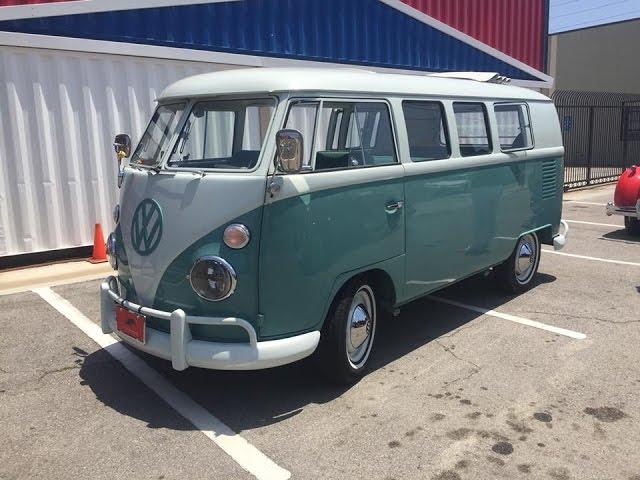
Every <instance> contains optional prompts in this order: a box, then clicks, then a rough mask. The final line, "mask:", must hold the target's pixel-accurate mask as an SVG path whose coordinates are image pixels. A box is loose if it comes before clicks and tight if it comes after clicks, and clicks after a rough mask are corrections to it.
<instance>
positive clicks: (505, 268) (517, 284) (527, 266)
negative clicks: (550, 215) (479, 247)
mask: <svg viewBox="0 0 640 480" xmlns="http://www.w3.org/2000/svg"><path fill="white" fill-rule="evenodd" d="M540 251H541V250H540V240H539V239H538V236H537V235H536V234H535V232H532V233H527V234H525V235H523V236H522V237H520V238H519V239H518V243H517V244H516V248H515V250H514V251H513V253H512V254H511V256H510V257H509V258H508V259H507V260H506V261H505V262H504V263H502V264H500V265H498V266H497V267H496V268H495V273H496V277H497V280H498V283H499V284H500V286H501V287H502V288H503V289H504V290H506V291H507V292H509V293H522V292H525V291H527V290H528V289H529V288H531V284H532V283H533V279H534V278H535V276H536V273H538V265H539V264H540Z"/></svg>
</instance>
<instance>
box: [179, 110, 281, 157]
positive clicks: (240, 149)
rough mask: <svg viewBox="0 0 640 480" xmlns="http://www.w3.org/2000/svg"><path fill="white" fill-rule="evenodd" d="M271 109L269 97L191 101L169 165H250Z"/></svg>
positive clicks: (262, 136)
mask: <svg viewBox="0 0 640 480" xmlns="http://www.w3.org/2000/svg"><path fill="white" fill-rule="evenodd" d="M274 110H275V101H274V100H273V99H270V98H266V99H252V100H213V101H206V102H198V103H195V104H194V106H193V108H192V109H191V112H190V113H189V117H188V118H187V120H186V122H185V124H184V126H183V127H182V131H181V132H180V136H179V137H178V141H177V142H176V144H175V146H174V148H173V151H172V152H171V156H170V157H169V161H168V165H169V166H172V167H190V168H215V169H247V170H248V169H252V168H253V167H255V166H256V164H257V162H258V157H259V155H260V150H261V149H262V145H263V143H264V139H265V136H266V134H267V129H268V127H269V123H270V121H271V117H272V116H273V112H274Z"/></svg>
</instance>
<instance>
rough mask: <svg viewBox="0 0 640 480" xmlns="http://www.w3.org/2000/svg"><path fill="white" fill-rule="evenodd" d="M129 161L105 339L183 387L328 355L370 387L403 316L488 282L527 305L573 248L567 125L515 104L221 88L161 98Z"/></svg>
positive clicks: (376, 76) (430, 82)
mask: <svg viewBox="0 0 640 480" xmlns="http://www.w3.org/2000/svg"><path fill="white" fill-rule="evenodd" d="M115 147H116V151H117V152H118V157H119V158H120V159H123V158H125V157H130V159H129V161H128V163H127V164H126V165H125V166H123V167H122V168H121V170H120V174H119V183H120V187H121V190H120V204H119V205H118V206H116V208H115V210H114V221H115V225H116V228H115V231H114V232H113V233H112V234H111V235H110V236H109V239H108V242H107V246H108V253H109V257H110V261H111V264H112V266H113V268H114V269H116V270H117V276H111V277H109V278H107V279H106V280H105V281H104V282H103V284H102V287H101V288H102V296H101V306H102V330H103V331H104V332H105V333H111V332H114V333H115V334H117V335H118V336H119V337H120V338H121V339H122V340H123V341H125V342H127V343H128V344H130V345H132V346H133V347H134V348H137V349H139V350H142V351H145V352H147V353H150V354H152V355H155V356H158V357H162V358H165V359H167V360H170V361H171V362H172V364H173V367H174V368H175V369H178V370H183V369H185V368H187V367H188V366H196V367H204V368H212V369H228V370H234V369H235V370H245V369H261V368H269V367H275V366H278V365H283V364H286V363H290V362H294V361H296V360H300V359H302V358H304V357H307V356H310V355H312V354H314V355H316V356H317V360H318V364H319V365H320V366H321V367H322V368H323V369H324V370H325V371H326V372H328V373H329V374H330V375H331V376H332V377H334V378H336V379H338V380H342V381H353V380H355V379H357V378H358V377H359V376H361V375H362V373H363V371H364V370H365V369H366V366H367V361H368V359H369V357H370V353H371V351H372V347H373V345H374V340H376V335H375V334H376V327H377V325H378V322H379V319H380V318H381V316H382V315H383V314H384V313H385V312H397V311H398V309H399V308H400V307H401V306H402V305H405V304H406V303H408V302H411V301H412V300H414V299H416V298H419V297H422V296H424V295H427V294H430V293H432V292H434V291H436V290H438V289H441V288H444V287H447V286H449V285H451V284H453V283H455V282H458V281H460V280H462V279H464V278H467V277H469V276H471V275H474V274H477V273H480V272H486V271H488V270H493V271H494V274H495V276H496V277H497V279H498V280H499V281H500V283H501V284H502V285H503V286H504V287H506V288H507V289H508V290H509V291H511V292H514V293H517V292H522V291H524V290H526V289H527V288H529V287H530V286H531V285H532V283H534V277H535V274H536V272H537V269H538V263H539V261H540V252H541V250H540V245H541V244H548V245H553V246H554V247H555V248H561V247H562V246H563V245H564V243H565V241H566V233H567V231H568V227H567V224H566V223H565V222H563V221H561V206H562V183H563V154H564V149H563V146H562V138H561V134H560V127H559V122H558V117H557V114H556V110H555V108H554V105H553V103H552V102H551V100H550V99H549V98H547V97H545V96H544V95H542V94H540V93H537V92H534V91H531V90H527V89H523V88H517V87H513V86H507V85H501V84H495V83H484V82H479V81H474V80H464V79H452V78H441V77H437V76H429V75H401V74H382V73H374V72H368V71H365V70H356V69H283V68H281V69H267V68H264V69H243V70H231V71H225V72H218V73H211V74H206V75H199V76H195V77H190V78H186V79H184V80H181V81H178V82H176V83H174V84H173V85H171V86H169V87H168V88H167V89H166V90H165V91H164V92H163V93H162V95H161V96H160V98H159V99H158V107H157V109H156V111H155V113H154V114H153V117H152V118H151V121H150V123H149V126H148V127H147V129H146V131H145V133H144V135H143V136H142V139H141V140H140V142H139V144H138V145H137V148H135V150H133V153H132V154H131V150H132V149H131V142H130V140H129V138H128V137H127V136H126V135H119V136H117V137H116V144H115ZM130 154H131V155H130ZM391 321H395V322H398V323H400V321H401V320H400V319H399V318H394V319H393V320H391ZM398 328H402V326H401V325H398Z"/></svg>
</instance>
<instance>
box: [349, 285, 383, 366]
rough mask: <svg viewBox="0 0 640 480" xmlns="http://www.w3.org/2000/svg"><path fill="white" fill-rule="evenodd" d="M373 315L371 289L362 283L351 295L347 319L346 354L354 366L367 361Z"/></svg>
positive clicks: (372, 329) (372, 333)
mask: <svg viewBox="0 0 640 480" xmlns="http://www.w3.org/2000/svg"><path fill="white" fill-rule="evenodd" d="M375 316H376V307H375V300H374V297H373V291H372V290H371V288H369V287H368V286H367V285H363V286H362V287H360V289H359V290H358V291H357V292H356V294H355V295H354V296H353V300H352V302H351V307H350V308H349V317H348V319H347V321H348V323H347V342H346V344H347V356H348V358H349V362H351V364H352V366H353V367H354V368H359V367H361V366H362V365H364V363H365V362H366V361H367V357H368V356H369V352H370V351H371V345H372V342H373V335H374V329H375Z"/></svg>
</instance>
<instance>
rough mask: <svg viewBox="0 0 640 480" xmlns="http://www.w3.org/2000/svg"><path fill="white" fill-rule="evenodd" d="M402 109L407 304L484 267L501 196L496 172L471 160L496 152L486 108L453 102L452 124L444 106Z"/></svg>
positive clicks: (412, 105)
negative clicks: (405, 143) (408, 159)
mask: <svg viewBox="0 0 640 480" xmlns="http://www.w3.org/2000/svg"><path fill="white" fill-rule="evenodd" d="M402 108H403V113H404V120H405V124H406V128H407V137H408V143H409V144H408V147H409V155H410V157H411V162H408V163H406V165H405V168H406V175H407V177H406V185H405V189H406V199H407V209H406V210H407V239H406V240H407V248H406V263H407V267H406V285H405V294H406V297H407V299H410V298H414V297H417V296H420V295H423V294H425V293H427V292H430V291H433V290H436V289H439V288H442V287H444V286H446V285H449V284H450V283H452V282H454V281H455V280H458V279H460V278H462V277H464V276H466V275H469V274H471V273H473V272H475V271H478V270H479V269H482V268H483V266H484V264H485V263H486V262H487V261H488V260H487V255H488V252H490V251H491V245H492V240H493V237H494V236H495V219H496V215H495V200H496V198H497V197H499V195H500V191H499V189H498V188H497V186H496V185H495V182H496V180H494V179H493V178H492V172H490V171H488V170H487V169H481V168H478V167H477V166H474V160H473V158H472V157H477V156H481V155H488V154H490V153H491V151H492V145H491V138H490V135H489V126H488V121H487V114H486V107H485V106H484V104H482V103H479V102H475V103H468V102H465V103H459V102H454V103H453V108H452V110H453V112H452V113H453V114H454V115H453V118H455V124H449V122H448V120H447V115H446V113H445V112H446V109H445V106H444V105H443V103H442V102H439V101H404V102H403V105H402ZM449 118H452V116H451V115H449ZM456 133H457V135H456ZM452 137H453V139H454V140H455V139H456V137H457V140H458V142H457V146H458V148H455V147H456V142H455V141H454V142H451V138H452ZM452 144H453V148H452ZM467 157H469V158H467ZM461 167H463V168H461Z"/></svg>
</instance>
